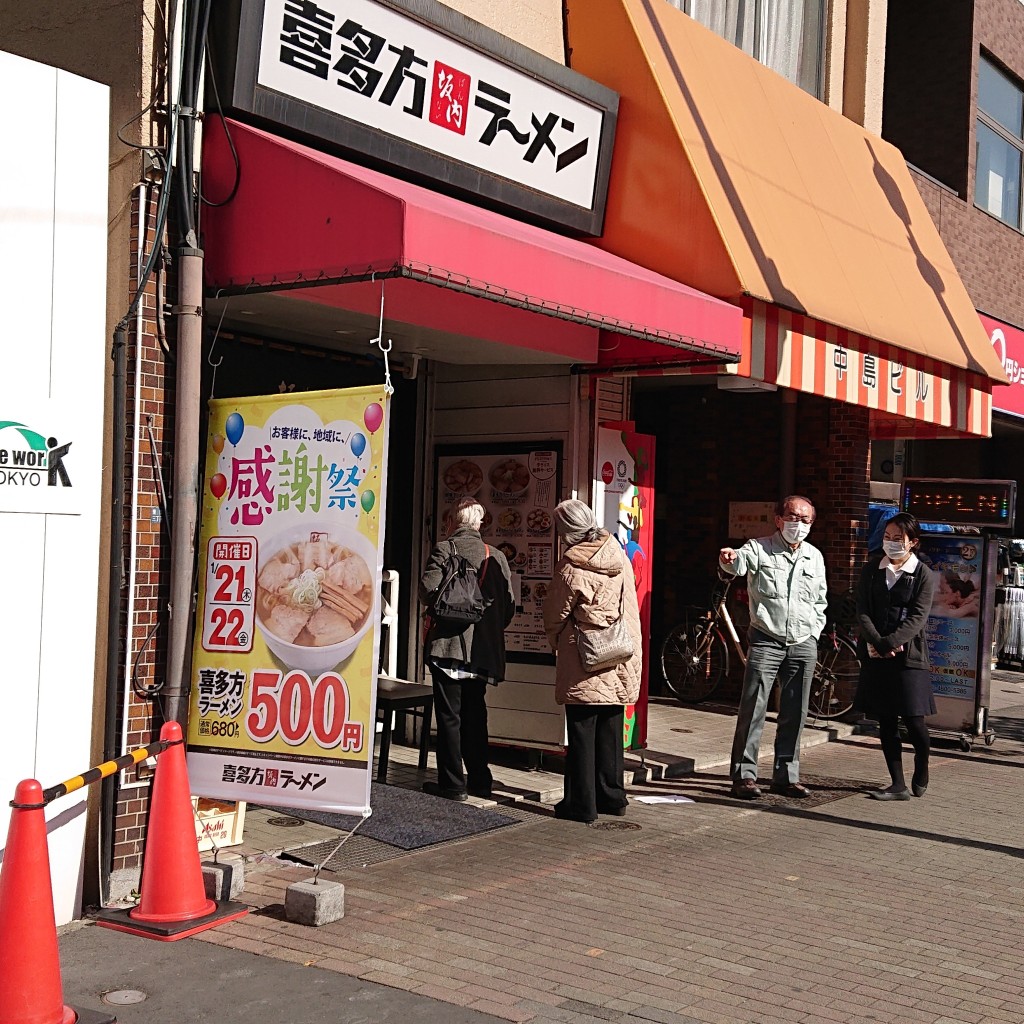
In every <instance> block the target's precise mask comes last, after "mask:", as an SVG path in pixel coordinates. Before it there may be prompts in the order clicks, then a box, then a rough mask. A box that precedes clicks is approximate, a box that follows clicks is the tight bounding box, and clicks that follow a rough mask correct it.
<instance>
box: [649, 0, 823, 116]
mask: <svg viewBox="0 0 1024 1024" xmlns="http://www.w3.org/2000/svg"><path fill="white" fill-rule="evenodd" d="M667 2H668V3H670V4H671V5H672V6H673V7H675V8H677V9H678V10H681V11H683V12H685V13H686V14H688V15H689V16H690V17H691V18H693V19H694V20H695V21H699V22H700V23H701V24H702V25H704V26H706V27H707V28H709V29H711V31H712V32H714V33H716V34H717V35H720V36H721V37H722V38H723V39H728V40H729V42H730V43H732V44H733V45H735V46H738V47H739V48H740V49H741V50H743V51H744V52H745V53H749V54H750V56H751V57H753V58H754V59H755V60H758V61H760V62H761V63H762V64H765V65H767V66H768V67H770V68H771V69H772V70H773V71H777V72H778V73H779V74H780V75H782V76H783V77H784V78H788V79H789V81H791V82H792V83H793V84H794V85H798V86H800V88H801V89H803V90H805V91H806V92H809V93H810V94H811V95H812V96H817V97H818V98H819V99H820V98H821V79H822V75H821V64H822V50H823V44H824V16H823V15H824V11H823V8H824V0H667Z"/></svg>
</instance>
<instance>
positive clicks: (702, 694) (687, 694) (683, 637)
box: [661, 613, 729, 704]
mask: <svg viewBox="0 0 1024 1024" xmlns="http://www.w3.org/2000/svg"><path fill="white" fill-rule="evenodd" d="M661 671H662V674H663V676H664V677H665V683H666V685H667V686H668V688H669V689H670V690H671V691H672V692H673V693H674V694H675V695H676V697H677V698H678V699H679V700H680V701H681V702H682V703H683V704H698V703H700V702H701V701H702V700H707V699H708V697H710V696H711V694H712V693H714V691H715V689H716V687H717V686H718V684H719V683H720V682H721V681H722V677H723V676H724V675H725V674H726V673H727V672H728V671H729V649H728V647H726V645H725V639H724V638H723V636H722V634H721V633H720V632H719V631H718V629H717V628H716V627H715V625H714V624H713V623H712V622H710V621H709V620H708V619H707V618H706V617H697V615H696V613H695V614H694V617H692V618H690V617H687V619H686V620H685V621H684V622H682V623H681V624H680V625H678V626H676V627H674V628H673V629H672V630H671V631H670V632H669V634H668V636H666V637H665V639H664V641H663V642H662V645H661Z"/></svg>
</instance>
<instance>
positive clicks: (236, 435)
mask: <svg viewBox="0 0 1024 1024" xmlns="http://www.w3.org/2000/svg"><path fill="white" fill-rule="evenodd" d="M244 430H245V420H243V419H242V417H241V416H240V415H239V414H238V413H237V412H233V413H232V414H231V415H230V416H229V417H228V418H227V420H225V422H224V433H225V434H227V435H228V440H229V441H230V442H231V443H232V444H238V442H239V441H241V440H242V432H243V431H244Z"/></svg>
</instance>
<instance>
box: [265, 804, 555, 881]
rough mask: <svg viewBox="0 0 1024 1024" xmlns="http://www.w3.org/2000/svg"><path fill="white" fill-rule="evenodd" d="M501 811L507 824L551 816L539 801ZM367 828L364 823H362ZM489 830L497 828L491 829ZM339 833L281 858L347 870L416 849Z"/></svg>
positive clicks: (538, 820) (285, 852) (533, 822)
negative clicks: (534, 803)
mask: <svg viewBox="0 0 1024 1024" xmlns="http://www.w3.org/2000/svg"><path fill="white" fill-rule="evenodd" d="M502 814H503V815H504V816H505V817H507V818H509V819H510V820H509V822H508V825H509V826H514V825H529V824H539V823H541V822H544V821H547V820H549V819H550V817H551V815H550V812H549V810H548V809H547V808H546V807H542V806H539V805H520V804H516V805H513V806H507V807H503V808H502ZM363 827H364V828H365V826H363ZM487 831H488V832H492V831H494V830H493V829H488V830H487ZM475 834H476V835H480V836H482V835H486V834H487V832H478V833H475ZM469 838H472V836H461V837H458V838H455V839H449V840H446V841H445V842H442V843H437V844H435V845H434V846H431V847H428V848H429V849H436V848H437V847H438V846H448V845H450V844H451V843H460V842H465V841H466V840H467V839H469ZM343 839H345V837H344V836H343V835H341V834H340V833H339V835H338V837H337V839H325V840H323V841H322V842H319V843H310V844H308V845H306V846H301V847H296V848H294V849H291V850H285V851H283V852H282V853H281V854H280V857H281V859H283V860H290V861H295V862H297V863H299V864H310V865H313V866H317V865H319V866H320V867H321V868H323V869H324V870H326V871H346V870H351V869H353V868H367V867H370V866H371V865H373V864H383V863H385V862H386V861H391V860H395V859H396V858H398V857H408V856H410V855H412V854H414V853H416V851H415V850H403V849H402V848H401V847H398V846H392V845H391V844H389V843H382V842H381V841H380V840H378V839H370V838H369V837H368V836H365V835H363V832H362V829H360V830H359V831H358V832H357V833H356V834H355V835H354V836H351V837H350V838H348V839H345V842H344V843H342V844H341V845H340V846H339V843H341V841H342V840H343Z"/></svg>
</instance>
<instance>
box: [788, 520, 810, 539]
mask: <svg viewBox="0 0 1024 1024" xmlns="http://www.w3.org/2000/svg"><path fill="white" fill-rule="evenodd" d="M810 532H811V524H810V523H787V522H785V521H784V522H783V524H782V536H783V537H785V539H786V543H787V544H799V543H800V542H801V541H802V540H803V539H804V538H805V537H806V536H807V534H809V533H810Z"/></svg>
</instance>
